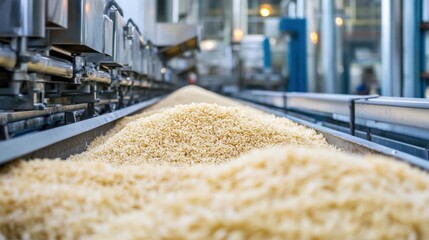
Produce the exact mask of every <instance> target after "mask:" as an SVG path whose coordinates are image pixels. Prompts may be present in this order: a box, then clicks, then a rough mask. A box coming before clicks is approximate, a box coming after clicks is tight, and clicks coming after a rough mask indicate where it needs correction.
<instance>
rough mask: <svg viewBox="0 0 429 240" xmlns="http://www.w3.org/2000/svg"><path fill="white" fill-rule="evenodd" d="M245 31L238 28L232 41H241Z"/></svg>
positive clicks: (233, 33) (233, 34)
mask: <svg viewBox="0 0 429 240" xmlns="http://www.w3.org/2000/svg"><path fill="white" fill-rule="evenodd" d="M243 36H244V33H243V30H241V29H239V28H236V29H234V31H233V32H232V41H233V42H236V43H237V42H240V41H241V40H242V39H243Z"/></svg>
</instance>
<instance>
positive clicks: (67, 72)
mask: <svg viewBox="0 0 429 240" xmlns="http://www.w3.org/2000/svg"><path fill="white" fill-rule="evenodd" d="M31 55H32V57H33V61H30V62H28V70H29V71H34V72H38V73H45V74H50V75H55V76H60V77H65V78H72V77H73V64H72V63H71V62H69V61H66V60H63V59H59V58H54V57H47V56H42V55H40V54H34V53H31Z"/></svg>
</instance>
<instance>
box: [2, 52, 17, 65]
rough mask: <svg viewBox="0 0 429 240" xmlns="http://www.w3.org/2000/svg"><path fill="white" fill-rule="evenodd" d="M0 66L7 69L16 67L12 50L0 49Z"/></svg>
mask: <svg viewBox="0 0 429 240" xmlns="http://www.w3.org/2000/svg"><path fill="white" fill-rule="evenodd" d="M0 66H2V67H4V68H9V69H11V68H14V67H15V66H16V54H15V52H14V51H13V50H12V49H9V48H0Z"/></svg>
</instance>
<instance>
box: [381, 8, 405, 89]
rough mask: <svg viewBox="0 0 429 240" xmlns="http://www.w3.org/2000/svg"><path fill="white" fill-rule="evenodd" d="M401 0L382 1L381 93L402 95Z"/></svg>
mask: <svg viewBox="0 0 429 240" xmlns="http://www.w3.org/2000/svg"><path fill="white" fill-rule="evenodd" d="M401 3H402V1H401V0H396V1H391V0H382V1H381V21H382V27H381V72H382V74H381V94H382V95H383V96H394V97H400V96H401V94H402V92H401V91H402V87H401V76H402V72H401V64H402V61H401V56H402V55H401V47H402V45H401V44H402V41H401V39H402V35H401V34H402V31H401V29H402V26H401V7H402V6H401V5H402V4H401Z"/></svg>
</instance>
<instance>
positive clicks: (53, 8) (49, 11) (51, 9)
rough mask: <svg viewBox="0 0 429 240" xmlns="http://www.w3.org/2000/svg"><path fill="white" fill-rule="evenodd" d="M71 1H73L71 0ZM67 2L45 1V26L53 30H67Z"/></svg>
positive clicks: (66, 0)
mask: <svg viewBox="0 0 429 240" xmlns="http://www.w3.org/2000/svg"><path fill="white" fill-rule="evenodd" d="M72 1H73V0H72ZM67 18H68V0H46V26H47V27H49V28H53V29H57V28H59V29H62V28H67V23H68V19H67Z"/></svg>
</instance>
